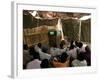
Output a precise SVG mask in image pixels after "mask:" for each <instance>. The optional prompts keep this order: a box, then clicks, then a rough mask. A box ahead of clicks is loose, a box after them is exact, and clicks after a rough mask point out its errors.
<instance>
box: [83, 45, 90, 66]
mask: <svg viewBox="0 0 100 80" xmlns="http://www.w3.org/2000/svg"><path fill="white" fill-rule="evenodd" d="M85 51H86V52H85V53H84V55H85V59H86V61H87V65H88V66H91V51H90V48H89V46H86V47H85Z"/></svg>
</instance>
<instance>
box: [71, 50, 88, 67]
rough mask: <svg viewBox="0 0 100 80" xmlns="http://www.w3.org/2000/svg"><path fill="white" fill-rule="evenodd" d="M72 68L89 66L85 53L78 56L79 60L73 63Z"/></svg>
mask: <svg viewBox="0 0 100 80" xmlns="http://www.w3.org/2000/svg"><path fill="white" fill-rule="evenodd" d="M72 66H74V67H78V66H87V61H86V60H85V56H84V52H80V53H79V54H78V56H77V59H75V60H73V61H72Z"/></svg>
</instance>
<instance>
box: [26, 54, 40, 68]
mask: <svg viewBox="0 0 100 80" xmlns="http://www.w3.org/2000/svg"><path fill="white" fill-rule="evenodd" d="M33 58H34V59H33V60H32V61H30V62H29V63H28V64H27V69H38V68H40V64H41V61H40V60H39V59H40V56H39V53H37V52H34V54H33Z"/></svg>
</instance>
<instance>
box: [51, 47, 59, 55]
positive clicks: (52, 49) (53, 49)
mask: <svg viewBox="0 0 100 80" xmlns="http://www.w3.org/2000/svg"><path fill="white" fill-rule="evenodd" d="M50 53H51V55H52V56H57V55H59V54H60V49H59V48H54V47H51V48H50Z"/></svg>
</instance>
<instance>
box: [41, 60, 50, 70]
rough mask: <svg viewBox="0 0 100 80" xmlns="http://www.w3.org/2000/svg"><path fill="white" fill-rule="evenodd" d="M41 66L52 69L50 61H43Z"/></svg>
mask: <svg viewBox="0 0 100 80" xmlns="http://www.w3.org/2000/svg"><path fill="white" fill-rule="evenodd" d="M40 66H41V68H49V67H50V63H49V60H48V59H44V60H42V62H41V64H40Z"/></svg>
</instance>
